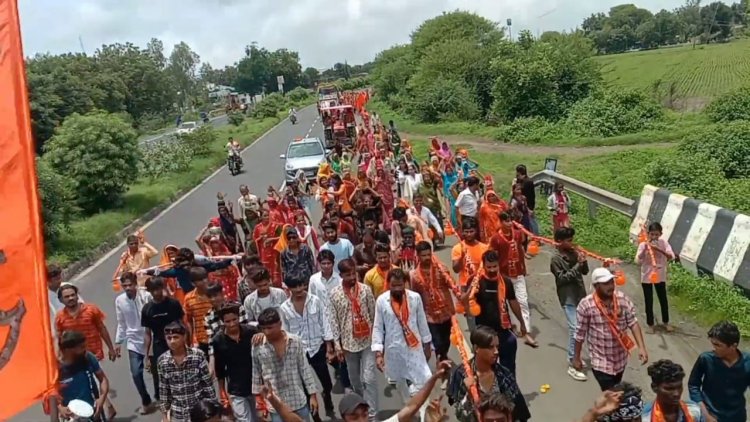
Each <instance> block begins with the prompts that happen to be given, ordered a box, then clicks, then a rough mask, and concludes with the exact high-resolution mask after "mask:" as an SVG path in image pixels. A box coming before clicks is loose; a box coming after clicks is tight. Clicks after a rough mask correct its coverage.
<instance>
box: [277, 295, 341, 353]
mask: <svg viewBox="0 0 750 422" xmlns="http://www.w3.org/2000/svg"><path fill="white" fill-rule="evenodd" d="M279 314H281V326H282V327H283V328H284V331H286V332H287V333H290V334H294V335H296V336H298V337H299V338H300V339H301V340H302V344H303V346H304V347H305V352H307V356H309V357H313V356H315V354H316V353H318V351H319V350H320V346H322V345H323V342H324V341H331V340H333V335H332V334H331V325H330V323H329V320H328V316H327V314H326V305H325V303H324V302H323V301H322V300H320V299H319V298H318V297H317V296H315V295H312V294H308V295H307V298H306V299H305V306H304V308H303V309H302V315H300V314H299V313H298V312H297V310H296V309H294V303H293V302H292V299H291V298H289V299H287V300H286V302H284V304H282V305H281V308H279Z"/></svg>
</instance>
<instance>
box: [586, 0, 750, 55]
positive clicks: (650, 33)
mask: <svg viewBox="0 0 750 422" xmlns="http://www.w3.org/2000/svg"><path fill="white" fill-rule="evenodd" d="M748 5H749V3H748V0H741V1H740V2H738V3H733V4H731V5H728V4H726V3H723V2H720V1H718V2H712V3H708V4H702V2H701V1H700V0H687V1H686V2H685V4H684V5H683V6H681V7H679V8H677V9H675V10H671V11H670V10H664V9H662V10H660V11H658V12H656V13H652V12H651V11H649V10H647V9H643V8H639V7H637V6H635V5H633V4H621V5H618V6H614V7H612V8H611V9H609V13H606V14H605V13H595V14H592V15H591V16H589V17H587V18H586V19H584V20H583V23H582V25H581V29H582V30H583V32H584V33H585V34H586V36H587V37H589V38H590V39H591V40H592V41H593V42H594V45H595V47H596V49H597V51H598V52H599V53H602V54H609V53H621V52H624V51H628V50H631V49H649V48H656V47H659V46H667V45H673V44H679V43H687V42H692V43H694V44H695V43H708V42H724V41H727V40H728V39H729V38H731V37H732V36H733V34H734V33H735V31H739V30H742V29H743V27H744V25H745V24H746V23H747V13H748Z"/></svg>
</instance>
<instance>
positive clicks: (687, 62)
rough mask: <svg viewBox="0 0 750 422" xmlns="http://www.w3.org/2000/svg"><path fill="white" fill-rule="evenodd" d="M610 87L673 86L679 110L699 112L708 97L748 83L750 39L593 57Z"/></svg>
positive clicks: (749, 80)
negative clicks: (674, 85) (673, 83)
mask: <svg viewBox="0 0 750 422" xmlns="http://www.w3.org/2000/svg"><path fill="white" fill-rule="evenodd" d="M595 60H596V61H598V62H599V63H601V64H602V76H603V78H604V80H605V81H606V82H607V83H610V84H612V85H614V86H620V87H628V88H640V89H651V88H652V86H653V84H654V83H655V82H656V81H659V80H660V81H661V82H662V84H664V85H668V84H669V83H671V82H675V83H676V84H677V98H678V102H677V103H678V104H679V105H680V107H679V108H681V109H685V110H696V109H701V108H703V106H705V104H706V103H708V102H709V101H710V100H711V99H712V98H714V97H715V96H717V95H719V94H723V93H725V92H727V91H730V90H732V89H735V88H738V87H740V86H743V85H746V84H750V40H748V39H743V40H738V41H733V42H731V43H727V44H711V45H697V46H696V47H695V48H693V47H692V46H681V47H673V48H660V49H657V50H649V51H642V52H635V53H623V54H614V55H608V56H600V57H596V58H595Z"/></svg>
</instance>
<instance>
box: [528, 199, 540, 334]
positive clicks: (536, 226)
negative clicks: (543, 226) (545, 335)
mask: <svg viewBox="0 0 750 422" xmlns="http://www.w3.org/2000/svg"><path fill="white" fill-rule="evenodd" d="M529 226H531V232H532V233H534V234H536V235H538V234H539V223H538V222H537V221H536V214H534V215H531V216H529ZM527 328H528V327H527Z"/></svg>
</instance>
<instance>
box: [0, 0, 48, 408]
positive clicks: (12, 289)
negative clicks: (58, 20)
mask: <svg viewBox="0 0 750 422" xmlns="http://www.w3.org/2000/svg"><path fill="white" fill-rule="evenodd" d="M49 319H50V316H49V302H48V296H47V280H46V270H45V263H44V239H43V238H42V220H41V217H40V207H39V195H38V193H37V180H36V171H35V155H34V141H33V139H32V137H31V120H30V116H29V102H28V96H27V92H26V73H25V70H24V59H23V50H22V47H21V31H20V25H19V19H18V5H17V3H16V0H0V397H2V404H1V405H0V420H8V419H10V418H11V417H12V416H13V415H15V414H17V413H18V412H20V411H22V410H24V409H25V408H26V407H28V406H30V405H31V404H33V403H34V402H35V401H37V400H39V399H40V398H42V396H43V395H44V394H45V393H46V392H48V391H50V389H51V388H54V386H55V381H56V378H57V363H56V360H55V355H54V351H53V347H52V334H51V326H50V321H49Z"/></svg>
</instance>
